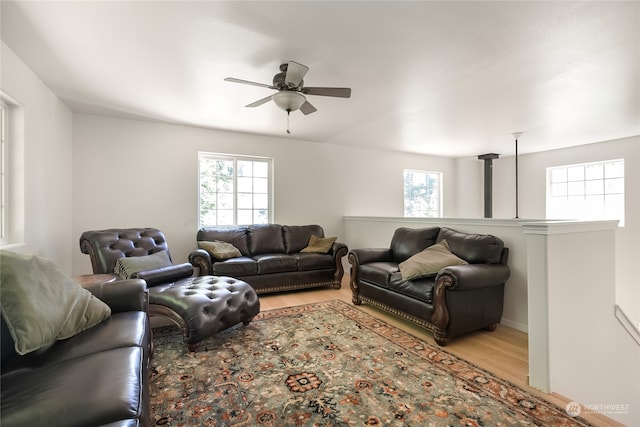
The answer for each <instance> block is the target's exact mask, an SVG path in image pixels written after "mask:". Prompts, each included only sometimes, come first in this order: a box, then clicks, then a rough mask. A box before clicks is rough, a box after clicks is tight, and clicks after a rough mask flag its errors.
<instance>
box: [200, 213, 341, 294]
mask: <svg viewBox="0 0 640 427" xmlns="http://www.w3.org/2000/svg"><path fill="white" fill-rule="evenodd" d="M312 235H315V236H318V237H325V236H324V230H323V228H322V227H321V226H319V225H279V224H260V225H249V226H233V227H204V228H201V229H200V230H198V233H197V236H196V238H197V241H199V242H200V241H209V242H212V241H215V240H220V241H224V242H227V243H231V244H232V245H233V246H235V247H236V248H238V250H239V251H240V253H241V255H242V256H240V257H236V258H231V259H227V260H224V261H217V260H216V259H215V258H213V257H212V256H211V255H210V254H209V252H207V251H206V250H204V249H195V250H194V251H193V252H191V254H190V255H189V261H190V262H191V264H192V265H193V266H195V267H198V268H199V270H200V273H199V274H200V275H209V274H213V275H222V276H231V277H236V278H238V279H242V280H243V281H246V282H247V283H249V284H250V285H251V286H253V288H254V289H255V290H256V292H257V293H258V294H263V293H269V292H278V291H288V290H293V289H305V288H315V287H324V286H329V287H333V288H335V289H339V288H340V286H341V281H342V276H343V275H344V268H343V266H342V258H343V257H344V256H345V255H346V254H347V251H348V248H347V246H346V245H345V244H344V243H339V242H334V243H333V246H332V247H331V250H330V251H329V253H327V254H320V253H302V252H300V251H301V250H302V249H303V248H305V247H306V246H307V245H308V244H309V239H310V238H311V236H312Z"/></svg>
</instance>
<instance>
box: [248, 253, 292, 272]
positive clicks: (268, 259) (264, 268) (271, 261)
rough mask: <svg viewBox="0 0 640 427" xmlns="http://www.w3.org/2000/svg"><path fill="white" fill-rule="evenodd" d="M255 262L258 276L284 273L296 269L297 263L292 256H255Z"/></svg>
mask: <svg viewBox="0 0 640 427" xmlns="http://www.w3.org/2000/svg"><path fill="white" fill-rule="evenodd" d="M255 260H256V262H257V263H258V274H269V273H285V272H287V271H296V270H297V269H298V261H297V260H296V258H295V257H294V256H293V255H286V254H262V255H256V256H255Z"/></svg>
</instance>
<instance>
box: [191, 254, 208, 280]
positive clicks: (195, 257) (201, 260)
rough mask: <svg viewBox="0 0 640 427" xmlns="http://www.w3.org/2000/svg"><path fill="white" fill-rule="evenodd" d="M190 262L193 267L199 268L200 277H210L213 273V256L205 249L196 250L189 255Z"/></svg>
mask: <svg viewBox="0 0 640 427" xmlns="http://www.w3.org/2000/svg"><path fill="white" fill-rule="evenodd" d="M189 262H190V263H191V265H192V266H194V267H197V268H198V269H199V272H198V276H209V275H210V274H211V272H212V271H213V268H212V266H211V265H212V264H213V261H212V260H211V254H209V252H207V251H205V250H204V249H200V248H197V249H194V250H193V251H192V252H191V253H190V254H189Z"/></svg>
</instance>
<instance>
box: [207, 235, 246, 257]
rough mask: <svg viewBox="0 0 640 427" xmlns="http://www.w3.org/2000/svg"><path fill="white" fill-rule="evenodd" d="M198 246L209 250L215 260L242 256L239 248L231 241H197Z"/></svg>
mask: <svg viewBox="0 0 640 427" xmlns="http://www.w3.org/2000/svg"><path fill="white" fill-rule="evenodd" d="M198 247H199V248H200V249H204V250H205V251H207V252H209V254H210V255H211V256H212V257H213V258H215V259H216V260H217V261H224V260H226V259H229V258H237V257H239V256H242V253H241V252H240V249H238V248H236V247H235V246H233V245H232V244H231V243H229V242H223V241H222V240H214V241H213V242H206V241H204V242H198Z"/></svg>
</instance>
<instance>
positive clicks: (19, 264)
mask: <svg viewBox="0 0 640 427" xmlns="http://www.w3.org/2000/svg"><path fill="white" fill-rule="evenodd" d="M0 265H2V268H1V269H0V270H1V271H0V293H1V294H2V301H0V304H1V305H2V316H3V317H4V320H5V322H6V324H7V327H8V329H9V332H10V334H11V337H12V338H13V341H14V346H15V349H16V352H17V353H18V354H21V355H23V354H27V353H29V352H32V351H35V350H38V349H40V348H42V347H46V346H48V345H50V344H53V343H54V342H55V341H56V340H63V339H66V338H70V337H72V336H74V335H76V334H77V333H79V332H81V331H84V330H85V329H89V328H91V327H93V326H95V325H97V324H98V323H100V322H102V321H103V320H105V319H107V318H108V317H109V316H110V315H111V309H110V308H109V306H108V305H106V304H105V303H104V302H102V301H100V300H99V299H98V298H96V297H95V296H93V294H91V292H89V291H88V290H86V289H84V288H82V287H81V286H80V285H78V284H77V283H75V282H74V281H73V279H71V278H70V277H69V276H67V275H66V274H65V273H64V272H63V271H62V270H61V269H60V268H58V267H57V266H56V265H55V264H54V263H53V262H51V261H48V260H46V259H44V258H41V257H39V256H37V255H24V254H18V253H14V252H9V251H0Z"/></svg>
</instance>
